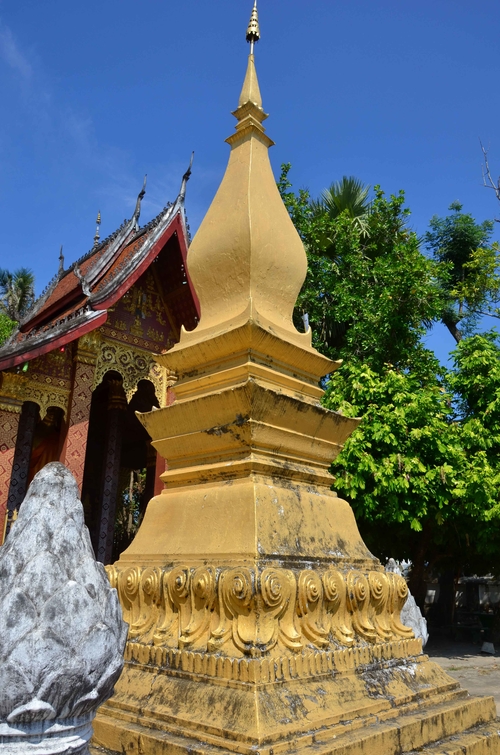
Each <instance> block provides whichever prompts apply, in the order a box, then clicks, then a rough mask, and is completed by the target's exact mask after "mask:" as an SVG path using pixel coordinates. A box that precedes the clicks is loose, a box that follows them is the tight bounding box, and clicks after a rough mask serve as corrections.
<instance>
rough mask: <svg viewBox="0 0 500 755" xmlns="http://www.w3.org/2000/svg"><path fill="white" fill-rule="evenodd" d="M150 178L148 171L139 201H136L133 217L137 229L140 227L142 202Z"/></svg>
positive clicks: (138, 196) (138, 197)
mask: <svg viewBox="0 0 500 755" xmlns="http://www.w3.org/2000/svg"><path fill="white" fill-rule="evenodd" d="M147 180H148V174H147V173H146V174H145V175H144V181H143V183H142V189H141V190H140V192H139V194H138V195H137V202H136V203H135V210H134V214H133V215H132V218H133V219H134V220H135V227H136V229H138V228H139V218H140V217H141V202H142V200H143V199H144V195H145V193H146V183H147Z"/></svg>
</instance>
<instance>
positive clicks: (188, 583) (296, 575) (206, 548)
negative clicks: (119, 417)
mask: <svg viewBox="0 0 500 755" xmlns="http://www.w3.org/2000/svg"><path fill="white" fill-rule="evenodd" d="M259 36H260V32H259V26H258V18H257V8H256V5H255V6H254V9H253V11H252V18H251V21H250V25H249V27H248V31H247V40H248V41H249V42H250V43H251V48H250V56H249V59H248V68H247V72H246V77H245V81H244V84H243V89H242V91H241V95H240V99H239V103H238V108H237V109H236V110H235V112H234V115H235V117H236V119H237V124H236V131H235V133H234V134H233V135H232V136H230V137H229V138H228V139H227V141H228V143H229V145H230V147H231V153H230V158H229V164H228V166H227V170H226V173H225V175H224V178H223V180H222V183H221V185H220V187H219V190H218V192H217V194H216V196H215V198H214V200H213V202H212V205H211V207H210V209H209V210H208V212H207V215H206V217H205V219H204V221H203V223H202V224H201V227H200V229H199V231H198V233H197V234H196V236H195V238H194V240H193V242H192V245H191V247H190V250H189V255H188V267H189V273H190V275H191V278H192V281H193V283H194V286H195V289H196V292H197V294H198V296H199V299H200V303H201V318H200V322H199V324H198V326H197V327H196V328H195V329H194V330H193V331H191V332H186V331H184V330H183V332H182V335H181V338H180V342H179V343H178V344H177V345H176V346H175V347H174V348H172V349H171V350H170V351H169V352H168V353H167V354H165V355H163V356H159V357H157V360H158V362H159V363H160V364H162V365H164V366H166V367H168V369H169V370H171V371H173V372H175V374H176V375H177V377H178V381H177V383H176V388H175V393H176V401H175V403H173V404H172V405H171V406H168V407H166V408H164V409H160V410H157V411H153V412H150V413H148V414H143V415H141V416H140V419H141V421H142V422H143V424H144V426H145V427H146V429H147V430H148V432H149V434H150V435H151V437H152V438H153V441H154V446H155V448H156V449H157V450H158V451H159V453H160V454H161V455H162V456H164V457H165V458H166V459H168V471H167V472H165V474H164V475H163V476H162V479H163V481H164V483H165V489H164V490H163V492H162V493H161V494H160V495H158V496H156V497H155V498H153V499H152V500H151V501H150V503H149V506H148V509H147V512H146V516H145V518H144V521H143V523H142V525H141V528H140V530H139V532H138V534H137V536H136V538H135V540H134V541H133V543H132V545H131V546H130V547H129V548H128V549H127V550H126V551H125V552H124V553H123V554H122V555H121V557H120V559H119V561H118V562H117V563H116V564H115V565H114V566H111V567H108V574H109V577H110V580H111V582H112V584H114V585H115V586H116V587H117V589H118V593H119V596H120V601H121V604H122V607H123V611H124V617H125V619H126V621H128V622H129V624H130V631H129V640H128V644H127V649H126V665H125V669H124V672H123V674H122V676H121V678H120V680H119V682H118V684H117V686H116V690H115V694H114V696H113V697H112V698H111V700H109V701H108V702H107V703H106V704H105V705H104V706H102V707H101V708H100V711H99V714H98V716H97V718H96V722H95V729H94V730H95V737H94V741H95V744H96V745H101V746H103V747H106V748H109V749H110V750H114V751H117V752H120V753H130V754H132V753H133V754H134V755H135V754H139V753H140V755H167V754H168V755H174V754H175V755H188V753H196V754H197V755H202V754H206V753H213V755H215V754H216V753H220V754H221V755H222V753H240V754H241V755H251V754H255V753H265V754H266V755H277V754H278V753H285V752H287V753H288V752H290V753H292V752H299V753H311V755H313V753H314V754H315V755H316V754H317V755H320V754H321V755H326V754H327V753H335V754H336V755H376V754H377V755H401V753H414V752H417V751H418V752H423V753H428V754H429V755H430V754H431V753H432V754H433V755H437V754H438V753H447V754H448V755H452V754H454V753H456V754H457V755H458V753H461V754H463V753H468V754H469V755H485V754H486V753H488V755H493V754H494V753H499V752H500V746H499V739H498V723H497V722H496V720H495V706H494V702H493V698H470V697H468V695H467V693H466V692H465V691H463V690H461V689H460V687H459V685H458V683H457V682H455V681H454V680H453V679H452V678H450V677H449V676H448V675H447V674H446V673H445V672H444V671H443V670H442V669H441V668H440V667H439V666H437V665H436V664H435V663H431V662H430V661H429V659H428V658H427V656H425V655H423V654H422V650H421V643H420V641H419V640H416V639H415V638H414V637H413V634H412V632H411V630H410V629H408V628H407V627H405V626H403V625H402V624H401V620H400V611H401V608H402V606H403V605H404V602H405V600H406V597H407V587H406V583H405V581H404V579H403V578H402V577H400V576H398V575H395V574H389V573H386V572H385V570H384V569H383V567H382V566H381V564H380V562H379V561H378V559H376V558H375V557H374V556H373V555H372V554H371V553H370V552H369V551H368V550H367V548H366V546H365V545H364V543H363V541H362V540H361V537H360V535H359V532H358V528H357V526H356V522H355V519H354V515H353V513H352V510H351V508H350V506H349V505H348V504H347V503H346V502H345V501H343V500H341V499H339V498H338V497H337V496H336V494H335V493H334V492H332V491H331V489H330V488H331V484H332V478H331V476H330V474H329V471H328V469H329V466H330V463H331V460H332V459H333V458H335V456H336V455H337V454H338V453H339V451H340V450H341V448H342V444H343V443H344V441H345V440H346V438H347V437H348V436H349V435H350V433H351V432H352V431H353V430H354V429H355V427H356V425H357V420H353V419H348V418H346V417H344V416H342V415H340V414H337V413H335V412H331V411H328V410H326V409H324V408H323V407H322V406H321V405H320V403H319V400H320V397H321V395H322V390H321V389H320V388H319V387H318V385H319V381H320V379H321V377H322V376H324V375H325V374H328V373H331V372H332V371H333V370H335V369H336V368H337V367H338V363H335V362H331V361H330V360H329V359H327V358H325V357H324V356H322V355H321V354H319V353H318V352H317V351H316V350H315V349H313V348H312V346H311V333H310V331H309V332H308V333H299V332H298V331H297V330H296V328H295V327H294V325H293V323H292V311H293V307H294V304H295V301H296V298H297V295H298V293H299V291H300V287H301V285H302V282H303V280H304V277H305V274H306V255H305V252H304V248H303V245H302V242H301V240H300V238H299V236H298V234H297V232H296V230H295V228H294V227H293V225H292V222H291V220H290V218H289V216H288V213H287V211H286V209H285V207H284V205H283V203H282V201H281V198H280V196H279V193H278V190H277V187H276V182H275V179H274V176H273V173H272V170H271V166H270V162H269V156H268V148H269V147H270V146H271V145H272V141H271V140H270V139H269V137H268V136H267V135H266V134H265V130H264V127H263V125H262V124H263V122H264V120H265V118H266V117H267V116H266V114H265V113H264V110H263V108H262V100H261V95H260V91H259V85H258V81H257V74H256V71H255V61H254V54H253V47H254V43H255V42H256V41H257V40H258V38H259Z"/></svg>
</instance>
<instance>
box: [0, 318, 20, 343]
mask: <svg viewBox="0 0 500 755" xmlns="http://www.w3.org/2000/svg"><path fill="white" fill-rule="evenodd" d="M15 327H16V323H15V321H14V320H11V319H10V317H7V315H4V314H1V313H0V346H1V345H2V343H5V341H6V340H7V339H8V338H9V336H10V335H11V333H12V331H13V330H14V328H15Z"/></svg>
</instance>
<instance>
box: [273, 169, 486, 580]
mask: <svg viewBox="0 0 500 755" xmlns="http://www.w3.org/2000/svg"><path fill="white" fill-rule="evenodd" d="M289 170H290V166H289V165H285V166H283V168H282V174H281V178H280V182H279V188H280V191H281V194H282V197H283V200H284V202H285V205H286V206H287V208H288V211H289V213H290V215H291V218H292V220H293V222H294V223H295V226H296V228H297V230H298V232H299V234H300V236H301V237H302V239H303V241H304V245H305V248H306V253H307V256H308V262H309V271H308V274H307V278H306V281H305V283H304V286H303V288H302V291H301V293H300V295H299V298H298V301H297V308H296V313H295V321H296V325H297V326H298V327H301V323H302V316H303V315H304V314H306V313H307V314H308V316H309V321H310V324H311V326H312V330H313V343H314V345H315V347H316V348H318V349H319V350H320V351H321V352H322V353H324V354H326V355H328V356H329V357H331V358H334V359H338V358H339V357H341V358H343V359H344V360H345V362H344V364H343V365H342V367H341V368H340V369H339V370H338V371H337V372H335V373H334V374H333V375H332V376H331V379H330V380H329V381H328V384H327V390H326V393H325V396H324V403H325V405H326V406H328V407H329V408H331V409H333V410H340V411H342V412H343V413H345V414H347V415H349V416H361V417H362V422H361V424H360V426H359V428H358V429H357V430H356V431H355V432H354V433H353V435H352V436H351V437H350V438H349V439H348V441H347V442H346V444H345V446H344V449H343V451H342V453H341V454H340V455H339V456H338V458H337V459H336V461H335V463H334V464H333V465H332V473H333V475H334V477H335V484H334V487H335V489H336V490H337V491H338V493H339V494H340V495H341V496H343V497H344V498H346V499H347V500H348V501H349V502H350V503H351V505H352V506H353V508H354V511H355V514H356V517H357V520H358V523H359V525H360V528H361V531H362V534H363V536H364V537H365V539H366V541H367V543H368V545H369V547H372V548H373V549H374V550H375V552H376V553H377V555H382V554H383V555H386V556H391V555H392V556H396V557H400V558H402V557H406V558H408V557H410V558H411V559H412V560H413V563H414V569H413V572H412V579H413V580H414V583H413V584H412V591H417V592H418V584H420V585H421V586H423V588H424V590H425V583H424V564H425V563H428V564H429V563H431V564H432V563H440V564H441V565H442V564H443V563H445V562H446V560H448V562H449V563H451V564H452V566H453V567H455V568H456V566H457V564H461V565H462V567H463V568H468V569H469V570H470V569H472V568H474V565H475V566H477V564H478V563H479V561H480V560H481V558H483V557H484V556H485V555H488V554H489V555H491V553H492V551H493V548H494V547H498V546H499V545H500V503H499V502H498V490H499V486H500V348H499V345H498V341H497V339H496V336H494V335H492V334H485V335H483V336H480V335H475V336H470V337H468V338H463V339H462V340H460V338H459V339H457V341H459V343H458V347H457V349H456V351H455V353H454V356H453V358H454V367H453V369H452V370H446V369H444V368H443V367H441V366H440V365H439V363H438V361H437V360H436V358H435V356H434V354H433V353H432V352H431V351H429V350H428V349H427V348H425V345H424V343H423V336H424V335H425V333H426V332H427V330H428V328H429V327H430V326H431V325H432V324H433V323H435V322H439V321H446V320H445V318H446V317H447V313H449V312H452V313H454V315H453V317H454V318H455V319H454V323H455V325H456V324H457V323H458V322H460V319H458V318H461V319H462V320H466V318H468V324H469V326H470V327H471V328H472V326H473V323H474V322H475V320H474V316H475V314H474V312H475V310H473V307H475V308H476V310H479V307H480V306H484V303H485V302H489V305H488V306H490V305H491V304H492V303H493V299H494V295H495V291H496V289H495V286H497V285H498V283H497V278H496V275H497V272H496V271H497V256H496V255H497V254H498V250H497V249H496V248H495V245H492V246H488V242H489V239H490V237H491V224H490V223H488V222H486V223H483V224H477V223H476V222H475V221H474V219H473V218H471V216H463V215H462V213H461V208H460V207H459V206H458V205H457V206H452V211H453V214H452V216H451V217H450V218H448V219H444V220H440V219H438V218H433V220H432V221H431V229H430V231H429V234H428V235H427V237H426V242H427V244H428V246H429V248H431V245H432V244H433V245H434V247H433V250H434V251H433V254H432V256H431V257H429V256H426V255H424V254H423V253H422V251H421V249H420V246H419V239H418V238H417V237H416V235H415V233H414V232H413V231H412V230H411V229H410V228H409V227H408V216H409V211H408V209H406V208H405V207H404V195H403V193H402V192H400V193H399V194H398V195H396V196H394V195H392V196H390V197H389V198H388V197H386V196H385V195H384V193H383V192H382V190H381V189H380V188H379V187H375V189H374V197H373V201H372V202H371V203H368V206H367V211H366V213H365V214H364V215H363V227H361V226H360V224H359V223H357V222H355V220H356V218H355V217H354V215H353V213H351V212H349V211H348V210H347V209H342V210H341V211H339V212H337V213H334V212H331V211H330V209H329V208H328V206H327V204H326V203H325V202H324V201H323V200H320V201H317V202H315V201H312V200H311V198H310V196H309V194H308V192H307V191H305V190H301V191H299V192H298V193H297V194H295V193H294V192H293V191H292V190H291V188H292V187H291V185H290V182H289V180H288V173H289ZM358 185H359V187H362V186H363V185H362V184H361V183H360V182H358ZM323 199H324V198H323ZM325 239H326V240H328V243H325ZM452 319H453V318H452ZM494 544H496V546H495V545H494ZM488 568H489V569H491V568H492V566H491V563H490V565H489V567H488ZM419 580H420V582H419Z"/></svg>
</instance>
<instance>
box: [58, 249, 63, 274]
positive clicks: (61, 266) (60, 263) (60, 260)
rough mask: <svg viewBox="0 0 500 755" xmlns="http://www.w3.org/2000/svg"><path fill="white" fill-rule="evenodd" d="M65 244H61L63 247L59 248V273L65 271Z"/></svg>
mask: <svg viewBox="0 0 500 755" xmlns="http://www.w3.org/2000/svg"><path fill="white" fill-rule="evenodd" d="M62 250H63V245H62V244H61V249H60V250H59V270H58V275H62V274H63V273H64V254H63V251H62Z"/></svg>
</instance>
